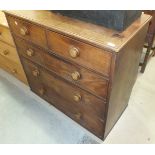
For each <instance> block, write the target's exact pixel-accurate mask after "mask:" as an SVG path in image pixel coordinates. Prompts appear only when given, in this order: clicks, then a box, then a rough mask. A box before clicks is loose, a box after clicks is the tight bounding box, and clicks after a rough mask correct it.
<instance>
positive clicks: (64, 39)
mask: <svg viewBox="0 0 155 155" xmlns="http://www.w3.org/2000/svg"><path fill="white" fill-rule="evenodd" d="M5 14H6V17H7V20H8V23H9V26H10V29H11V32H12V35H13V38H14V41H15V44H16V47H17V49H18V54H19V56H20V59H21V62H22V65H23V67H24V70H25V73H26V76H27V79H28V82H29V85H30V87H31V90H32V91H33V92H35V93H36V94H38V95H39V96H40V97H41V98H43V99H45V100H46V101H47V102H49V103H50V104H52V105H54V106H55V107H56V108H58V109H59V110H61V111H62V112H63V113H65V114H66V115H68V116H69V117H70V118H72V119H73V120H75V121H76V122H78V123H79V124H81V125H82V126H83V127H85V128H86V129H88V130H89V131H90V132H92V133H93V134H95V135H96V136H97V137H99V138H101V139H104V138H105V137H106V136H107V135H108V133H109V132H110V130H111V129H112V127H113V126H114V124H115V123H116V121H117V120H118V119H119V117H120V115H121V114H122V112H123V111H124V109H125V108H126V106H127V104H128V100H129V97H130V94H131V91H132V87H133V85H134V82H135V79H136V76H137V72H138V66H139V60H140V56H141V50H142V47H143V43H144V39H145V35H146V31H147V27H148V23H149V21H150V19H151V17H150V16H148V15H142V16H141V17H140V18H139V19H138V20H137V21H135V22H134V23H133V24H132V25H131V26H130V27H129V28H128V29H126V30H125V31H124V32H122V33H119V32H116V31H113V30H110V29H106V28H104V27H100V26H96V25H93V24H88V23H85V22H81V21H78V20H74V19H71V18H68V17H63V16H61V15H55V14H54V13H51V12H49V11H5Z"/></svg>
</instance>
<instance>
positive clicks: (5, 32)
mask: <svg viewBox="0 0 155 155" xmlns="http://www.w3.org/2000/svg"><path fill="white" fill-rule="evenodd" d="M0 40H1V41H4V42H6V43H8V44H10V45H12V46H15V45H14V41H13V38H12V36H11V33H10V30H9V29H8V28H6V27H3V26H0Z"/></svg>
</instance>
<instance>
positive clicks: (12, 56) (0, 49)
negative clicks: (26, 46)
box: [0, 41, 20, 63]
mask: <svg viewBox="0 0 155 155" xmlns="http://www.w3.org/2000/svg"><path fill="white" fill-rule="evenodd" d="M0 55H3V56H4V57H5V58H8V59H9V60H11V61H13V62H15V63H19V62H20V60H19V57H18V54H17V51H16V48H15V47H12V46H10V45H8V44H6V43H4V42H2V41H0Z"/></svg>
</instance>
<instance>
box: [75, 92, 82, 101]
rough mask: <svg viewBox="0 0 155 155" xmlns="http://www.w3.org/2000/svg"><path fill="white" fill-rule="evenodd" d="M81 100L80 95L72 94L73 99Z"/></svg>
mask: <svg viewBox="0 0 155 155" xmlns="http://www.w3.org/2000/svg"><path fill="white" fill-rule="evenodd" d="M80 100H81V95H79V94H77V95H74V101H76V102H79V101H80Z"/></svg>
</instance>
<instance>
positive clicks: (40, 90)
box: [39, 88, 45, 96]
mask: <svg viewBox="0 0 155 155" xmlns="http://www.w3.org/2000/svg"><path fill="white" fill-rule="evenodd" d="M39 94H40V95H41V96H42V95H44V94H45V89H44V88H40V89H39Z"/></svg>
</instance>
